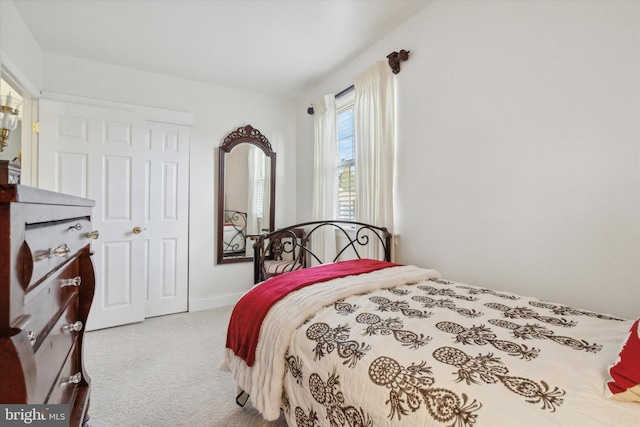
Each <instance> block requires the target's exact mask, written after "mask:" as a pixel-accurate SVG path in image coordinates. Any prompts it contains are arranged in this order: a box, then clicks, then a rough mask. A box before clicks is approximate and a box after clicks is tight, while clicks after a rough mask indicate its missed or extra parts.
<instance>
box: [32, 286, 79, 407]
mask: <svg viewBox="0 0 640 427" xmlns="http://www.w3.org/2000/svg"><path fill="white" fill-rule="evenodd" d="M77 313H78V298H74V299H73V301H72V302H71V304H69V306H68V307H67V309H66V310H65V312H64V313H63V314H62V316H60V318H59V319H58V321H57V322H56V324H55V325H54V327H53V328H52V329H51V332H49V335H47V337H46V338H45V339H44V341H43V342H42V345H40V347H39V348H38V351H36V354H35V359H36V371H37V376H38V380H37V382H36V384H37V388H36V393H35V396H34V399H33V401H34V402H45V401H46V398H47V396H48V395H49V392H50V391H51V390H52V388H54V387H56V386H57V384H54V382H55V381H56V380H57V379H58V376H59V372H60V368H61V366H62V365H63V363H64V362H65V360H66V359H67V356H68V355H69V350H71V347H72V346H73V345H74V343H75V342H76V338H77V336H78V333H79V332H76V331H70V330H68V327H69V326H71V325H73V324H74V323H75V322H76V321H77V320H78V319H77Z"/></svg>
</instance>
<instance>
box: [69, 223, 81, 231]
mask: <svg viewBox="0 0 640 427" xmlns="http://www.w3.org/2000/svg"><path fill="white" fill-rule="evenodd" d="M74 229H75V230H78V231H80V230H82V224H80V223H77V224H76V225H72V226H71V227H69V228H67V230H74Z"/></svg>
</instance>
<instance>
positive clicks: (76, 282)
mask: <svg viewBox="0 0 640 427" xmlns="http://www.w3.org/2000/svg"><path fill="white" fill-rule="evenodd" d="M81 282H82V277H80V276H76V277H72V278H71V279H62V280H60V287H61V288H64V287H66V286H76V287H77V286H80V283H81Z"/></svg>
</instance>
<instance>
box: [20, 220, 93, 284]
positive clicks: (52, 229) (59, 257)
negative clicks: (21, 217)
mask: <svg viewBox="0 0 640 427" xmlns="http://www.w3.org/2000/svg"><path fill="white" fill-rule="evenodd" d="M91 231H92V230H91V221H89V220H88V219H87V218H74V219H70V220H66V221H55V222H46V223H39V224H27V226H26V227H25V241H24V245H23V250H22V264H23V286H24V288H25V289H27V290H28V289H30V288H31V287H33V286H34V285H36V284H37V283H39V282H40V281H41V280H42V279H43V278H44V277H46V276H47V275H48V274H49V273H50V272H52V271H54V270H56V269H57V268H58V267H59V266H60V265H62V264H64V263H65V262H67V260H68V259H69V258H70V257H72V256H74V255H75V254H76V253H77V252H78V251H79V250H80V249H82V248H83V247H85V246H86V245H87V244H88V243H89V241H90V235H89V233H91Z"/></svg>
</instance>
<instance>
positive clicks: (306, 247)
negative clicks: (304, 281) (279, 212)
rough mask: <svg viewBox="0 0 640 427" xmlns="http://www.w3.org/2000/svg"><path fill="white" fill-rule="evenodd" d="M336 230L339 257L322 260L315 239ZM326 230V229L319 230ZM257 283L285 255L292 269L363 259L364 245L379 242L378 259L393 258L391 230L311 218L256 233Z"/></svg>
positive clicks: (255, 267)
mask: <svg viewBox="0 0 640 427" xmlns="http://www.w3.org/2000/svg"><path fill="white" fill-rule="evenodd" d="M327 229H332V230H334V232H335V233H336V237H337V239H336V240H337V241H338V243H337V245H336V256H335V257H334V258H333V259H325V260H323V259H320V256H319V255H318V254H316V253H314V252H313V250H312V247H311V242H312V241H313V239H314V236H318V235H319V234H320V233H321V232H323V231H324V230H327ZM319 230H323V231H319ZM252 238H253V239H254V240H255V242H254V244H253V248H254V250H253V267H254V282H255V283H258V282H261V281H263V280H265V279H266V278H268V275H267V274H266V268H265V265H266V264H267V263H269V262H270V261H273V260H274V259H277V258H280V257H282V256H285V257H287V258H288V259H290V260H291V261H292V262H291V263H289V264H290V265H289V266H288V270H286V271H291V270H293V269H296V268H306V267H310V266H311V265H316V264H324V263H328V262H335V261H339V260H341V259H345V257H347V258H346V259H354V258H362V257H363V256H362V252H363V248H364V247H367V246H369V247H373V246H371V245H378V248H379V255H378V258H381V259H383V260H384V261H391V233H389V231H388V230H387V229H386V228H384V227H378V226H375V225H371V224H365V223H362V222H357V221H342V220H335V221H334V220H327V221H310V222H303V223H299V224H294V225H290V226H288V227H284V228H280V229H278V230H275V231H272V232H270V233H267V234H260V235H256V236H252Z"/></svg>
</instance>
